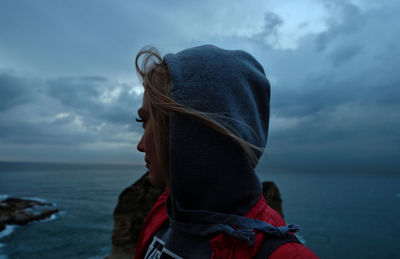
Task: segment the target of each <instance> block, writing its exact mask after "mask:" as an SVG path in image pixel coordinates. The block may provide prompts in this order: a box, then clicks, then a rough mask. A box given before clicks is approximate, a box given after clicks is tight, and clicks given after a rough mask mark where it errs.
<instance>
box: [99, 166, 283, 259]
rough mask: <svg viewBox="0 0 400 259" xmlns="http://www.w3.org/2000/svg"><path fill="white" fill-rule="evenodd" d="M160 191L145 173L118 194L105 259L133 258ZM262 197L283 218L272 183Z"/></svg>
mask: <svg viewBox="0 0 400 259" xmlns="http://www.w3.org/2000/svg"><path fill="white" fill-rule="evenodd" d="M162 192H163V190H162V189H159V188H156V187H153V186H152V185H151V184H150V181H149V177H148V173H146V174H144V175H143V176H142V177H141V178H140V179H139V180H138V181H136V182H135V183H134V184H132V185H131V186H129V187H128V188H126V189H125V190H123V191H122V193H121V194H120V195H119V198H118V203H117V206H116V207H115V210H114V230H113V234H112V238H111V239H112V253H111V255H109V256H108V257H106V258H107V259H116V258H118V259H125V258H133V256H134V254H135V248H136V244H137V241H138V238H139V235H140V230H141V227H142V225H143V222H144V219H145V217H146V215H147V213H148V212H149V211H150V209H151V208H152V206H153V204H154V203H155V201H156V200H157V198H158V197H159V196H160V195H161V193H162ZM263 196H264V198H265V199H266V201H267V203H268V205H269V206H271V208H273V209H274V210H276V211H277V212H278V213H279V214H280V215H281V216H282V217H283V213H282V199H281V197H280V193H279V190H278V188H277V186H276V185H275V184H274V183H273V182H263Z"/></svg>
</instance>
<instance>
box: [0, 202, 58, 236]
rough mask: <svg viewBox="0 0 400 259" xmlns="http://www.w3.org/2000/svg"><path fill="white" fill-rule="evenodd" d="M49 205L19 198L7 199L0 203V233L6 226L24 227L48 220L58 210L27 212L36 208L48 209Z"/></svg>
mask: <svg viewBox="0 0 400 259" xmlns="http://www.w3.org/2000/svg"><path fill="white" fill-rule="evenodd" d="M50 206H52V204H51V203H44V202H40V201H35V200H26V199H19V198H8V199H5V200H3V201H1V202H0V231H2V230H4V229H5V227H6V225H25V224H28V223H29V222H31V221H37V220H42V219H46V218H49V217H50V216H51V215H53V214H54V213H57V212H58V209H53V208H51V209H48V208H46V209H43V210H41V211H38V212H31V211H27V209H33V208H37V207H50Z"/></svg>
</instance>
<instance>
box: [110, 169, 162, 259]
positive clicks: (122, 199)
mask: <svg viewBox="0 0 400 259" xmlns="http://www.w3.org/2000/svg"><path fill="white" fill-rule="evenodd" d="M162 193H163V189H160V188H156V187H154V186H152V185H151V184H150V181H149V176H148V173H146V174H145V175H143V176H142V177H141V178H140V179H139V180H138V181H136V182H135V183H134V184H132V185H131V186H129V187H128V188H126V189H125V190H123V191H122V193H121V194H120V195H119V198H118V204H117V206H116V207H115V210H114V230H113V234H112V238H111V239H112V254H111V255H110V256H109V257H108V258H110V259H111V258H122V259H123V258H133V255H134V253H135V247H136V244H137V241H138V238H139V234H140V230H141V228H142V225H143V222H144V219H145V217H146V215H147V213H148V212H149V211H150V209H151V208H152V207H153V204H154V203H155V201H156V200H157V198H158V197H159V196H160V195H161V194H162Z"/></svg>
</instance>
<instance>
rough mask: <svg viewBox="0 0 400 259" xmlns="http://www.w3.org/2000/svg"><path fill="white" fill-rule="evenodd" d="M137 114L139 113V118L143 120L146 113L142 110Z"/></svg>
mask: <svg viewBox="0 0 400 259" xmlns="http://www.w3.org/2000/svg"><path fill="white" fill-rule="evenodd" d="M137 113H138V115H139V117H141V118H142V117H143V115H144V114H145V111H144V110H143V108H140V109H139V110H138V112H137Z"/></svg>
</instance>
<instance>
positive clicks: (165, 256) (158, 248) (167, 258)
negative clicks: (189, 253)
mask: <svg viewBox="0 0 400 259" xmlns="http://www.w3.org/2000/svg"><path fill="white" fill-rule="evenodd" d="M164 244H165V242H164V241H162V240H161V239H159V238H158V237H156V236H154V238H153V241H152V242H151V244H150V246H149V249H147V252H146V255H145V257H144V259H183V258H182V257H180V256H178V255H176V254H174V253H173V252H171V251H170V250H168V249H167V248H166V247H165V246H164Z"/></svg>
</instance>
